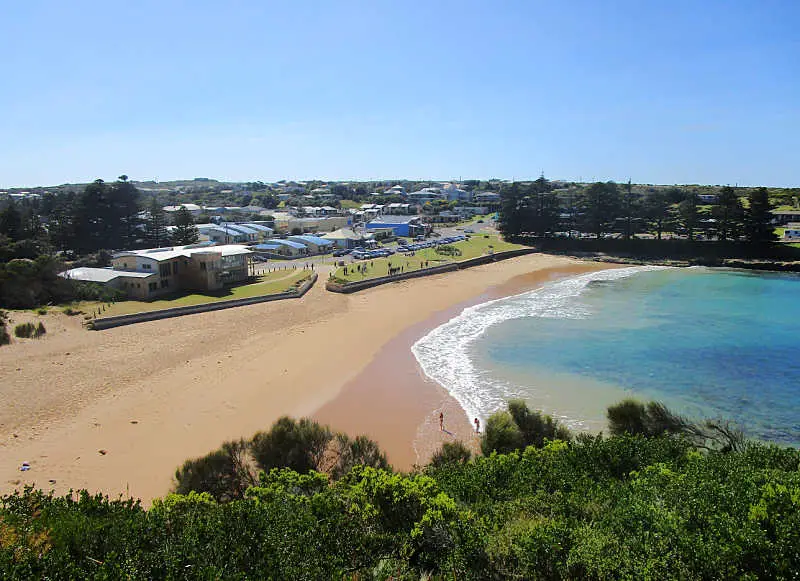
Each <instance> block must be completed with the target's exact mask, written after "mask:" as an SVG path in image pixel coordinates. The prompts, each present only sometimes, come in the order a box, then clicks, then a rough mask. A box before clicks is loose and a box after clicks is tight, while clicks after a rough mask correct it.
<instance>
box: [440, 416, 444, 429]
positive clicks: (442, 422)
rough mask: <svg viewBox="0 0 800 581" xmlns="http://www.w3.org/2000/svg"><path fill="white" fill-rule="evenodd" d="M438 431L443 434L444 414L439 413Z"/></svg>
mask: <svg viewBox="0 0 800 581" xmlns="http://www.w3.org/2000/svg"><path fill="white" fill-rule="evenodd" d="M439 431H440V432H444V412H439Z"/></svg>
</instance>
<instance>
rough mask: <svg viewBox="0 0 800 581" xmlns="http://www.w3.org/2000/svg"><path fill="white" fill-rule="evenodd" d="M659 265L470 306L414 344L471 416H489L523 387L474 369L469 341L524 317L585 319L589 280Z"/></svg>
mask: <svg viewBox="0 0 800 581" xmlns="http://www.w3.org/2000/svg"><path fill="white" fill-rule="evenodd" d="M663 268H665V267H660V266H636V267H630V268H620V269H610V270H602V271H598V272H591V273H588V274H583V275H580V276H575V277H571V278H567V279H564V280H559V281H556V282H552V283H548V284H545V285H543V286H541V287H539V288H537V289H535V290H532V291H529V292H525V293H522V294H519V295H514V296H510V297H504V298H501V299H497V300H493V301H489V302H486V303H482V304H480V305H475V306H472V307H467V308H466V309H464V310H463V311H462V312H461V314H459V315H458V316H456V317H454V318H452V319H450V320H449V321H448V322H447V323H445V324H443V325H441V326H439V327H437V328H435V329H433V330H432V331H431V332H430V333H428V334H427V335H425V336H424V337H422V338H421V339H419V340H418V341H417V342H416V343H414V345H413V346H412V347H411V351H412V352H413V353H414V356H415V357H416V358H417V361H418V362H419V365H420V367H421V368H422V370H423V372H424V373H425V375H426V376H428V377H429V378H431V379H433V380H435V381H436V382H437V383H439V384H440V385H441V386H442V387H444V388H445V389H446V390H447V391H449V392H450V394H451V395H452V396H453V397H454V398H455V399H456V401H458V403H459V404H460V405H461V407H462V408H463V409H464V411H465V412H466V414H467V417H468V419H469V420H472V418H474V417H478V418H481V419H482V420H485V418H486V417H488V416H489V415H490V414H491V413H492V412H494V411H496V410H498V409H500V408H502V407H504V406H505V402H506V401H507V400H508V399H510V398H512V397H520V395H521V393H520V391H519V388H518V387H517V386H514V385H510V384H506V383H501V382H498V381H496V380H493V379H491V378H490V377H489V373H488V372H487V371H483V370H481V369H478V368H476V366H475V365H474V364H473V361H472V360H471V358H470V356H469V347H470V345H471V344H472V343H473V342H474V341H475V340H476V339H478V338H479V337H480V336H481V335H482V334H483V333H484V332H485V331H486V330H487V329H488V328H489V327H491V326H493V325H497V324H498V323H502V322H504V321H508V320H511V319H519V318H523V317H543V318H565V319H566V318H586V317H588V316H589V315H590V314H591V313H590V312H589V311H588V310H587V307H586V306H585V305H583V304H581V303H580V302H579V301H578V300H576V299H577V298H578V297H579V296H580V295H581V294H582V293H583V292H584V290H585V289H586V288H587V287H588V286H589V285H590V284H602V283H603V282H612V281H615V280H619V279H622V278H626V277H629V276H632V275H634V274H637V273H640V272H647V271H650V270H661V269H663Z"/></svg>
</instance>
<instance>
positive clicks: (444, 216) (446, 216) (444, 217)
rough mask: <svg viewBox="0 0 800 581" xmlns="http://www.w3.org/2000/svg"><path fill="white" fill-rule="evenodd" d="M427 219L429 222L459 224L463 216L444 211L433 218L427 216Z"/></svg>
mask: <svg viewBox="0 0 800 581" xmlns="http://www.w3.org/2000/svg"><path fill="white" fill-rule="evenodd" d="M425 219H426V220H427V221H429V222H440V223H441V222H445V223H446V222H458V221H459V220H460V219H461V215H460V214H458V213H457V212H452V211H450V210H443V211H441V212H439V213H438V214H435V215H433V216H426V217H425Z"/></svg>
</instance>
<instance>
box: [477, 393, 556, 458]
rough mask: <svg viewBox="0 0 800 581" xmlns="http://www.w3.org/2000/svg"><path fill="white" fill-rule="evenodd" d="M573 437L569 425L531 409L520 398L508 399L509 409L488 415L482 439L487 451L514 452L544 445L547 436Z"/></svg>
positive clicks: (483, 448) (553, 437)
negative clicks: (563, 424) (527, 447)
mask: <svg viewBox="0 0 800 581" xmlns="http://www.w3.org/2000/svg"><path fill="white" fill-rule="evenodd" d="M571 437H572V434H570V431H569V430H568V429H567V427H566V426H562V425H561V424H559V422H558V420H554V419H553V418H552V417H550V416H548V415H547V414H543V413H542V412H540V411H531V410H530V409H529V408H528V405H527V404H526V403H525V402H524V401H523V400H521V399H512V400H510V401H509V402H508V411H507V412H497V413H495V414H493V415H492V416H490V417H489V421H488V422H487V423H486V429H485V430H484V434H483V438H482V439H481V450H482V451H483V453H484V455H489V454H491V453H492V452H495V451H496V452H511V451H513V450H520V449H522V448H525V447H526V446H535V447H537V448H541V447H542V446H544V445H545V442H546V441H547V440H564V441H569V440H570V439H571Z"/></svg>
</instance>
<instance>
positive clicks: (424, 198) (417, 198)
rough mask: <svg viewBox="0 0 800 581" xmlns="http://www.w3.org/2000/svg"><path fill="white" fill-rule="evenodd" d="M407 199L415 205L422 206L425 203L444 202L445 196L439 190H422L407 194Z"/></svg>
mask: <svg viewBox="0 0 800 581" xmlns="http://www.w3.org/2000/svg"><path fill="white" fill-rule="evenodd" d="M408 199H409V200H412V201H414V202H416V203H417V204H424V203H425V202H432V201H434V200H446V199H447V194H445V193H443V192H442V190H441V189H440V188H423V189H421V190H419V191H417V192H411V193H410V194H408Z"/></svg>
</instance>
